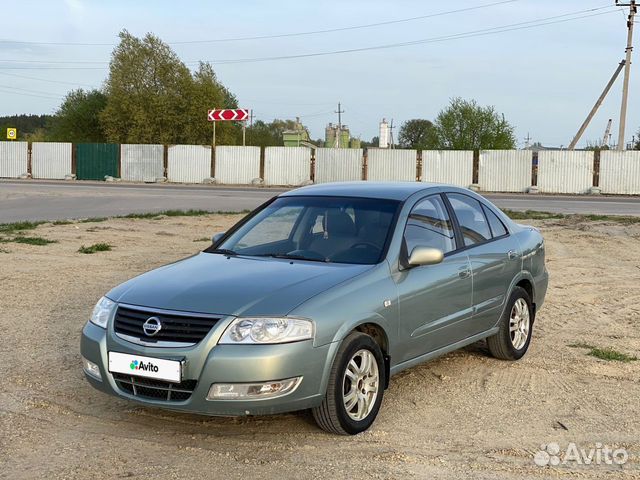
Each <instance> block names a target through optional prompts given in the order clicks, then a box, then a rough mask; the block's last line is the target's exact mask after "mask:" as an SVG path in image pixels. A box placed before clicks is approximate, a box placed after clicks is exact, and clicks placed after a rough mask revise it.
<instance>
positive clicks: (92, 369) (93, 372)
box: [82, 357, 102, 381]
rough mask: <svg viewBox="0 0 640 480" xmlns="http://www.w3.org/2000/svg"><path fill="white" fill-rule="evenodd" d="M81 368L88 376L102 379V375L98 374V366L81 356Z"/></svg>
mask: <svg viewBox="0 0 640 480" xmlns="http://www.w3.org/2000/svg"><path fill="white" fill-rule="evenodd" d="M82 370H84V373H86V374H87V375H89V376H90V377H93V378H95V379H96V380H100V381H102V375H100V367H98V365H96V364H95V363H93V362H90V361H89V360H87V359H86V358H84V357H82Z"/></svg>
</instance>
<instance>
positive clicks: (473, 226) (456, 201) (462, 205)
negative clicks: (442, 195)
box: [447, 193, 491, 247]
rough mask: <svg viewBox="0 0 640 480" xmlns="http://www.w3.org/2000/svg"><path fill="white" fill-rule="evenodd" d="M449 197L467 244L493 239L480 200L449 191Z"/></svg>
mask: <svg viewBox="0 0 640 480" xmlns="http://www.w3.org/2000/svg"><path fill="white" fill-rule="evenodd" d="M447 198H448V199H449V202H450V203H451V206H452V207H453V211H454V212H455V214H456V218H457V219H458V224H459V225H460V230H461V231H462V237H463V238H464V244H465V246H467V247H469V246H471V245H477V244H479V243H484V242H486V241H488V240H491V230H490V229H489V224H488V223H487V219H486V217H485V216H484V212H483V211H482V205H481V204H480V202H479V201H477V200H476V199H474V198H471V197H469V196H467V195H462V194H459V193H447Z"/></svg>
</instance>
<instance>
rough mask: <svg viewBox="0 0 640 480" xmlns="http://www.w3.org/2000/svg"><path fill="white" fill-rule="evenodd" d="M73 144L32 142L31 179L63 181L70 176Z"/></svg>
mask: <svg viewBox="0 0 640 480" xmlns="http://www.w3.org/2000/svg"><path fill="white" fill-rule="evenodd" d="M72 158H73V144H71V143H56V142H34V143H33V144H31V175H32V176H33V178H47V179H52V180H64V178H65V177H66V176H67V175H71V169H72Z"/></svg>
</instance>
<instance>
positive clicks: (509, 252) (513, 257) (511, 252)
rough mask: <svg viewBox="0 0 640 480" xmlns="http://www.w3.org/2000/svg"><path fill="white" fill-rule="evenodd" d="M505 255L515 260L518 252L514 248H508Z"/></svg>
mask: <svg viewBox="0 0 640 480" xmlns="http://www.w3.org/2000/svg"><path fill="white" fill-rule="evenodd" d="M507 256H508V257H509V260H515V259H516V258H518V257H519V255H518V252H516V251H515V250H509V251H508V252H507Z"/></svg>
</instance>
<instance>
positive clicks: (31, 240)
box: [10, 237, 58, 246]
mask: <svg viewBox="0 0 640 480" xmlns="http://www.w3.org/2000/svg"><path fill="white" fill-rule="evenodd" d="M10 241H11V242H14V243H24V244H26V245H39V246H42V245H49V244H50V243H58V242H57V240H47V239H46V238H42V237H15V238H13V239H11V240H10Z"/></svg>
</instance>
